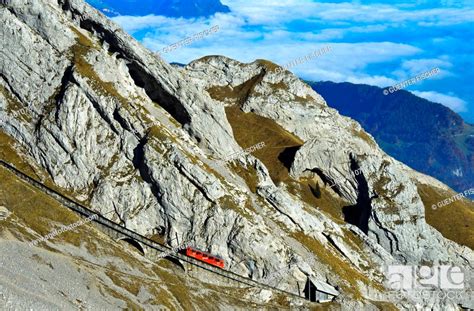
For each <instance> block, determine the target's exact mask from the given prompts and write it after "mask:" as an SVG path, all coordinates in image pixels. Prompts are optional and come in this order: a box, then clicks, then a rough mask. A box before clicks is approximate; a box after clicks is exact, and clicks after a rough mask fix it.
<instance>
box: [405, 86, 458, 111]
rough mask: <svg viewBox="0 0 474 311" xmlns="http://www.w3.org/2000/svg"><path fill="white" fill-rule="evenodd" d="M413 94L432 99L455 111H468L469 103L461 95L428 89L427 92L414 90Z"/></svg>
mask: <svg viewBox="0 0 474 311" xmlns="http://www.w3.org/2000/svg"><path fill="white" fill-rule="evenodd" d="M412 93H413V94H415V95H416V96H419V97H423V98H425V99H427V100H430V101H432V102H435V103H439V104H442V105H444V106H446V107H448V108H451V110H453V111H455V112H466V111H467V103H466V102H465V101H464V100H462V99H461V98H459V97H456V96H452V95H446V94H441V93H438V92H433V91H427V92H420V91H412Z"/></svg>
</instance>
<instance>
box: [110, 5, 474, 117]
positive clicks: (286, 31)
mask: <svg viewBox="0 0 474 311" xmlns="http://www.w3.org/2000/svg"><path fill="white" fill-rule="evenodd" d="M221 2H222V3H223V4H226V5H228V6H229V7H230V9H231V12H230V13H226V14H220V13H218V14H216V15H214V16H211V17H209V18H194V19H184V18H169V17H164V16H154V15H148V16H119V17H115V18H113V19H114V20H115V21H116V22H117V23H119V24H120V25H121V26H122V27H123V28H124V29H125V30H126V31H128V32H129V33H130V34H132V35H133V36H134V37H135V38H137V39H138V40H139V41H141V42H142V43H143V44H144V45H145V46H147V47H148V48H150V49H152V50H154V51H158V50H160V49H162V48H163V47H165V46H167V45H169V44H172V43H175V42H178V41H180V40H182V39H184V38H186V37H188V36H192V35H193V34H195V33H197V32H199V31H202V30H206V29H209V28H210V27H211V26H213V25H219V28H220V30H219V31H218V32H217V33H215V34H212V35H210V36H208V37H206V38H205V39H204V40H201V41H198V42H194V43H193V44H192V45H189V46H187V47H183V48H179V49H176V50H174V51H172V52H170V53H167V54H163V57H164V58H165V59H166V60H167V61H169V62H180V63H188V62H190V61H192V60H194V59H197V58H199V57H202V56H205V55H225V56H227V57H231V58H234V59H237V60H239V61H242V62H252V61H253V60H255V59H258V58H263V59H268V60H271V61H273V62H275V63H277V64H280V65H284V64H286V63H288V62H291V61H292V60H294V59H296V58H298V57H302V56H305V55H308V54H310V53H311V52H313V51H315V50H318V49H320V48H322V47H324V46H327V45H330V46H331V47H332V50H331V52H329V53H327V54H324V55H322V56H320V57H317V58H314V59H312V60H311V61H308V62H306V63H303V64H300V65H298V66H295V67H293V68H292V69H291V70H292V71H293V72H294V73H295V74H297V75H298V76H300V77H302V78H303V79H308V80H314V81H321V80H330V81H335V82H344V81H347V82H353V83H365V84H371V85H377V86H381V87H385V86H389V85H393V84H396V83H398V82H401V81H403V80H406V79H409V78H412V77H415V76H416V75H418V74H420V73H423V72H425V71H429V70H431V69H433V68H435V67H439V68H440V69H441V72H440V73H439V74H437V75H435V76H433V77H431V78H429V79H426V80H423V81H420V82H418V83H417V84H416V85H413V86H411V87H409V88H408V90H410V91H413V92H414V93H415V94H417V95H419V96H421V97H424V98H427V99H429V100H432V101H434V102H439V103H441V104H444V105H446V106H448V107H450V108H451V109H453V110H454V111H456V112H458V113H460V114H461V115H462V116H463V117H464V119H465V120H466V121H468V122H469V123H474V95H473V87H472V85H474V83H473V80H474V59H473V54H474V42H473V41H474V39H473V38H474V1H472V0H469V1H467V0H465V1H463V0H460V1H456V0H431V1H427V0H424V1H423V0H421V1H420V0H419V1H417V0H412V1H405V0H404V1H374V0H365V1H363V0H360V1H343V0H331V1H329V0H326V1H311V0H260V1H250V0H222V1H221Z"/></svg>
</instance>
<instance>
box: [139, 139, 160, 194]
mask: <svg viewBox="0 0 474 311" xmlns="http://www.w3.org/2000/svg"><path fill="white" fill-rule="evenodd" d="M147 142H148V136H147V135H146V136H145V137H143V138H142V139H141V140H140V142H139V143H138V145H137V146H136V147H135V149H133V160H132V164H133V167H135V169H136V170H138V172H139V173H140V176H141V178H142V179H143V180H144V181H145V182H146V183H147V184H149V185H150V189H151V192H152V193H153V195H154V196H155V198H156V199H157V200H158V202H161V195H160V189H159V187H158V186H157V185H156V183H155V182H153V178H152V177H151V175H150V172H149V170H148V166H147V165H146V164H145V160H144V158H145V145H146V143H147Z"/></svg>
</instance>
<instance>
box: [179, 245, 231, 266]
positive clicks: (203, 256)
mask: <svg viewBox="0 0 474 311" xmlns="http://www.w3.org/2000/svg"><path fill="white" fill-rule="evenodd" d="M186 256H188V257H192V258H195V259H197V260H200V261H204V262H205V263H208V264H210V265H213V266H216V267H219V268H222V269H224V259H222V258H219V257H217V256H212V255H211V254H208V253H205V252H202V251H200V250H197V249H194V248H192V247H187V248H186Z"/></svg>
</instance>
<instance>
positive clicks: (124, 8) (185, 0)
mask: <svg viewBox="0 0 474 311" xmlns="http://www.w3.org/2000/svg"><path fill="white" fill-rule="evenodd" d="M87 2H88V3H89V4H91V5H92V6H94V7H95V8H97V9H98V10H100V11H101V12H103V13H104V14H105V15H107V16H111V17H113V16H118V15H135V16H144V15H150V14H154V15H163V16H170V17H185V18H191V17H200V16H210V15H213V14H215V13H218V12H222V13H226V12H230V9H229V7H228V6H226V5H223V4H222V3H221V2H220V1H219V0H141V1H138V0H120V1H112V0H87Z"/></svg>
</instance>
